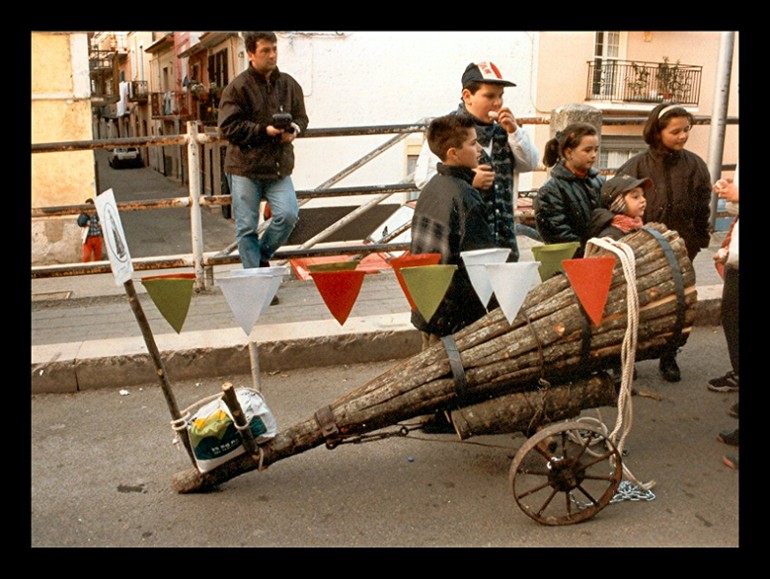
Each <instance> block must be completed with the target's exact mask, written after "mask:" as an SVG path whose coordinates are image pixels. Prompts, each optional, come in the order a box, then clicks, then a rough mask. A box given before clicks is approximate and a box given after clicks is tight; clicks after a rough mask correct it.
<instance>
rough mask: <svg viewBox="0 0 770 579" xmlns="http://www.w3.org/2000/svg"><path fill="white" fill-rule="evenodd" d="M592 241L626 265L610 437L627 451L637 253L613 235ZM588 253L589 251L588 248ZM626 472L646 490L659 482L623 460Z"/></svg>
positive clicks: (636, 325) (635, 330)
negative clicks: (642, 479)
mask: <svg viewBox="0 0 770 579" xmlns="http://www.w3.org/2000/svg"><path fill="white" fill-rule="evenodd" d="M588 244H589V245H590V244H593V245H595V246H597V247H599V248H601V249H605V250H607V251H609V252H611V253H613V254H615V255H616V256H617V257H618V259H619V260H620V264H621V267H622V269H623V276H624V278H625V280H626V303H627V308H628V310H627V319H628V324H627V325H626V332H625V334H624V336H623V344H622V346H621V352H620V360H621V381H620V391H619V392H618V414H617V419H616V421H615V427H614V428H613V430H612V432H610V433H609V434H608V435H607V438H608V440H613V441H615V440H617V443H616V444H615V445H616V447H617V449H618V451H619V452H620V453H622V452H623V447H624V446H625V442H626V438H627V437H628V435H629V433H630V432H631V425H632V423H633V404H632V402H631V395H632V393H631V384H632V383H633V380H634V364H635V363H636V346H637V342H636V340H637V336H638V331H639V295H638V293H637V290H636V256H635V255H634V251H633V249H632V248H631V247H630V246H628V245H627V244H625V243H621V242H620V241H615V240H613V239H611V238H609V237H603V238H592V239H589V240H588ZM586 254H588V252H586ZM597 422H599V424H600V427H601V428H603V429H606V426H605V425H604V424H603V423H601V422H600V421H597ZM623 472H624V473H625V474H626V476H628V477H629V479H631V480H632V481H633V482H634V483H636V484H638V485H639V486H640V487H641V488H643V489H644V490H649V489H651V488H652V487H653V486H655V481H654V480H653V481H649V482H647V483H642V482H640V481H639V480H638V479H637V478H636V477H635V476H634V475H633V474H632V473H631V471H630V470H628V468H627V467H626V465H625V464H623Z"/></svg>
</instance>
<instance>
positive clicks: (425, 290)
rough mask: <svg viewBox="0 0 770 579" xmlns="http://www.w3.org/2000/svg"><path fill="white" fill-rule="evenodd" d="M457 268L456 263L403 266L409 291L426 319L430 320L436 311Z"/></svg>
mask: <svg viewBox="0 0 770 579" xmlns="http://www.w3.org/2000/svg"><path fill="white" fill-rule="evenodd" d="M456 269H457V266H456V265H454V264H437V265H422V266H417V267H402V268H401V274H402V275H403V276H404V283H405V284H406V287H407V291H408V292H409V295H411V296H412V298H413V299H414V303H415V307H416V309H417V311H419V312H420V314H422V317H423V318H425V320H426V321H430V319H431V318H432V317H433V314H435V313H436V310H437V309H438V307H439V305H440V304H441V300H442V299H444V294H446V290H447V288H448V287H449V284H450V283H451V281H452V276H453V275H454V273H455V270H456Z"/></svg>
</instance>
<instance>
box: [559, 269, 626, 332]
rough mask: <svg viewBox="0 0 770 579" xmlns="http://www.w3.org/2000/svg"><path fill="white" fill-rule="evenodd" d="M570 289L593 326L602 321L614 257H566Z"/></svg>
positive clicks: (566, 270) (565, 270) (566, 271)
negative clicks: (573, 291)
mask: <svg viewBox="0 0 770 579" xmlns="http://www.w3.org/2000/svg"><path fill="white" fill-rule="evenodd" d="M563 265H564V272H565V273H566V274H567V278H568V279H569V282H570V284H572V289H574V290H575V293H576V294H577V297H578V299H579V300H580V303H581V304H582V305H583V309H584V310H585V311H586V314H588V317H589V318H591V321H592V322H593V323H594V325H595V326H598V325H599V324H600V323H601V321H602V314H603V313H604V306H605V305H606V303H607V296H608V295H609V292H610V284H611V283H612V269H613V268H614V267H615V258H614V257H591V258H586V259H567V260H564V262H563Z"/></svg>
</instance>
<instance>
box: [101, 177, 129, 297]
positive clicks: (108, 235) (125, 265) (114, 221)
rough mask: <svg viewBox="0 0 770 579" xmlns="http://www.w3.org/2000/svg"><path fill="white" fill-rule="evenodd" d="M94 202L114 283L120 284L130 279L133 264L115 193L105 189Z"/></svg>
mask: <svg viewBox="0 0 770 579" xmlns="http://www.w3.org/2000/svg"><path fill="white" fill-rule="evenodd" d="M94 202H95V204H96V212H97V213H98V214H99V221H100V222H101V225H102V237H103V238H104V244H105V245H106V246H107V255H109V256H110V266H111V267H112V275H114V276H115V283H116V284H117V285H122V284H124V283H126V282H127V281H129V280H130V279H131V275H132V274H133V273H134V266H133V264H132V263H131V255H129V253H128V243H126V236H125V234H124V233H123V224H122V223H121V222H120V214H119V213H118V205H117V203H115V194H114V192H113V191H112V189H107V190H106V191H104V192H103V193H102V194H101V195H97V196H96V199H95V200H94Z"/></svg>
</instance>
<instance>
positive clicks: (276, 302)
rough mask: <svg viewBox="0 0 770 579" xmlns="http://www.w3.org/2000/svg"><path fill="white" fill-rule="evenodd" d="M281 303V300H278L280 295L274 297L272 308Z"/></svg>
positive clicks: (271, 301)
mask: <svg viewBox="0 0 770 579" xmlns="http://www.w3.org/2000/svg"><path fill="white" fill-rule="evenodd" d="M280 303H281V300H279V299H278V294H275V295H274V296H273V299H272V300H270V305H271V306H275V305H277V304H280Z"/></svg>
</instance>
